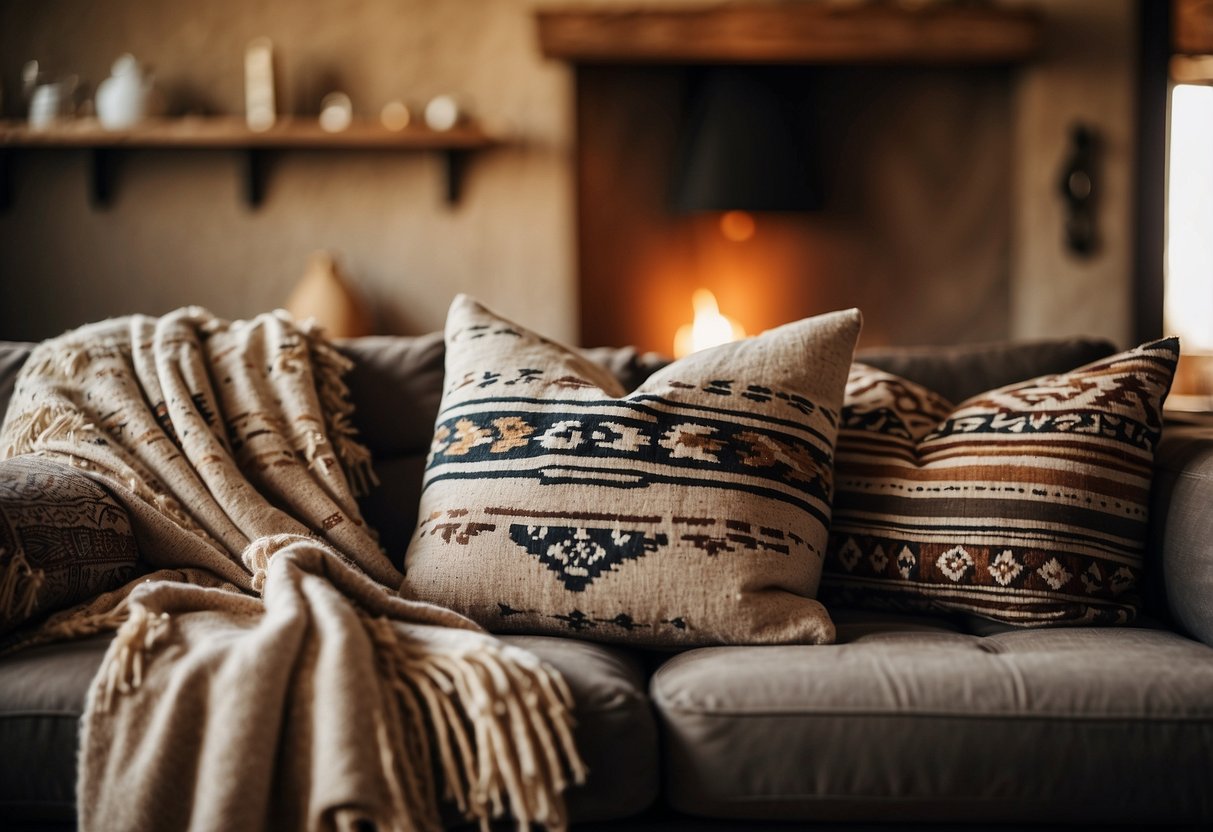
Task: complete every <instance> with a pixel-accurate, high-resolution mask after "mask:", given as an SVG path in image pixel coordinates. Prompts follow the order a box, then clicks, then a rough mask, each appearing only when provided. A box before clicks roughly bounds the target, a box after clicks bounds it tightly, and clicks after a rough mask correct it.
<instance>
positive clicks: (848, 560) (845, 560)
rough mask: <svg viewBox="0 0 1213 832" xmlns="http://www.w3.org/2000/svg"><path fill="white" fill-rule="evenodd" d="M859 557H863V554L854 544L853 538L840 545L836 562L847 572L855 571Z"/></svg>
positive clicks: (856, 544) (857, 545)
mask: <svg viewBox="0 0 1213 832" xmlns="http://www.w3.org/2000/svg"><path fill="white" fill-rule="evenodd" d="M861 557H863V552H862V551H860V549H859V544H858V543H856V542H855V539H854V538H850V539H848V540H847V542H846V543H844V544H842V548H841V549H839V550H838V562H839V563H841V564H842V566H843V568H844V569H846V570H847V571H848V572H851V571H853V570H854V569H855V566H856V564H858V563H859V559H860V558H861Z"/></svg>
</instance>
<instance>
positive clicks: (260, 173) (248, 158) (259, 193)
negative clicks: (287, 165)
mask: <svg viewBox="0 0 1213 832" xmlns="http://www.w3.org/2000/svg"><path fill="white" fill-rule="evenodd" d="M270 153H271V151H269V150H265V149H261V148H249V149H248V150H246V151H245V152H244V201H245V202H246V203H247V204H248V206H249V207H250V208H252V209H254V210H256V209H257V208H260V207H261V203H263V202H265V183H266V179H267V177H268V175H269V167H270Z"/></svg>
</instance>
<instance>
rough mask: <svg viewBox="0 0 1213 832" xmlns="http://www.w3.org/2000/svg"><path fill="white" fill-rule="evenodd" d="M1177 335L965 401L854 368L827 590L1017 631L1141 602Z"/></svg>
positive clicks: (1118, 611)
mask: <svg viewBox="0 0 1213 832" xmlns="http://www.w3.org/2000/svg"><path fill="white" fill-rule="evenodd" d="M1178 355H1179V343H1178V340H1177V339H1174V338H1171V339H1165V340H1161V341H1157V342H1154V343H1151V344H1146V345H1144V346H1141V347H1138V348H1137V349H1133V350H1129V351H1127V352H1124V353H1120V354H1119V355H1114V356H1111V357H1109V358H1105V359H1102V360H1100V361H1096V362H1094V363H1092V364H1088V365H1086V366H1084V367H1080V368H1078V369H1076V370H1074V371H1072V372H1069V373H1064V374H1060V375H1053V376H1045V377H1042V378H1037V379H1033V380H1031V381H1026V382H1022V383H1019V384H1014V385H1010V386H1008V387H1003V388H1000V389H998V390H994V391H990V392H988V393H983V394H981V395H978V396H975V397H973V398H971V399H969V400H967V401H965V402H964V403H962V404H961V405H959V406H957V407H953V406H952V405H951V404H950V403H949V402H947V401H946V400H944V399H943V398H941V397H940V396H938V395H936V394H934V393H932V392H931V391H929V390H926V389H925V388H923V387H921V386H919V385H917V384H914V383H913V382H910V381H907V380H906V379H903V378H899V377H897V376H893V375H890V374H888V373H884V372H881V371H879V370H876V369H873V368H871V367H867V366H865V365H862V364H855V365H854V366H853V367H852V370H851V374H850V378H849V380H848V383H847V394H846V401H845V404H844V406H843V411H842V423H841V426H840V429H839V439H838V453H837V460H836V470H835V482H836V489H837V490H836V494H835V502H834V519H833V524H832V526H831V531H830V541H829V552H828V556H827V561H826V567H825V570H826V571H825V575H824V577H823V589H822V592H823V598H824V599H825V600H827V602H828V603H836V604H838V605H840V606H866V607H882V608H889V609H898V610H904V611H947V612H965V613H973V614H976V615H980V616H984V617H987V618H992V619H995V620H998V621H1002V622H1005V623H1008V624H1013V625H1018V626H1042V625H1048V624H1087V623H1124V622H1127V621H1130V620H1131V619H1132V618H1133V617H1134V616H1135V615H1136V612H1137V606H1138V603H1139V597H1138V589H1139V581H1140V577H1141V572H1142V557H1143V549H1144V546H1145V540H1146V532H1147V521H1148V516H1147V511H1148V506H1149V496H1150V483H1151V477H1152V463H1153V458H1154V451H1155V448H1157V446H1158V441H1159V438H1160V436H1161V432H1162V404H1163V401H1164V399H1165V398H1166V395H1167V392H1168V390H1169V389H1170V385H1171V377H1172V375H1173V374H1174V371H1175V364H1176V361H1177V359H1178Z"/></svg>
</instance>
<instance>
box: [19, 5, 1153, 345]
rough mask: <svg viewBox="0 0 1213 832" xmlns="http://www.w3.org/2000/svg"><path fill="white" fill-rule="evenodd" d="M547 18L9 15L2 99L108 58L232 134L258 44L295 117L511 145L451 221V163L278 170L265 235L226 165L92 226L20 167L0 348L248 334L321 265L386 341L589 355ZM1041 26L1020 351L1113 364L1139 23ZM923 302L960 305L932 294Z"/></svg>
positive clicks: (60, 187)
mask: <svg viewBox="0 0 1213 832" xmlns="http://www.w3.org/2000/svg"><path fill="white" fill-rule="evenodd" d="M584 1H586V0H583V2H584ZM675 1H676V2H678V3H682V2H688V3H693V2H695V0H675ZM1016 1H1018V0H1016ZM1027 1H1028V0H1024V2H1027ZM534 5H535V4H534V2H533V0H327V2H325V3H323V4H321V3H313V2H294V3H292V2H289V1H288V0H257V1H256V2H253V1H252V0H210V1H209V2H206V3H199V4H187V3H182V2H168V0H156V2H149V0H104V1H103V2H95V3H83V2H78V0H5V2H3V3H0V73H2V75H0V77H2V78H3V80H4V83H5V85H6V90H5V91H6V93H8V94H9V95H10V97H11V94H12V92H13V88H14V85H15V82H16V78H17V75H18V72H19V68H20V65H21V64H22V63H23V62H24V61H25V60H27V59H29V58H38V59H39V60H41V61H42V63H43V65H44V66H46V67H47V68H49V69H51V70H52V71H55V72H59V73H66V72H78V73H80V74H81V75H82V76H83V77H84V78H86V79H88V80H89V81H91V82H93V83H96V82H97V81H98V80H100V79H102V78H104V77H105V76H106V75H107V74H108V68H109V64H110V63H111V61H112V60H113V58H114V57H115V56H117V55H118V54H120V53H121V52H124V51H130V52H133V53H134V54H136V55H137V56H138V57H139V58H141V59H142V60H144V61H146V62H148V63H150V64H153V65H154V66H155V67H156V68H157V70H158V75H159V78H160V80H161V83H162V86H163V87H164V89H165V91H166V92H167V93H168V94H169V97H170V100H171V101H172V102H173V103H174V105H175V106H176V107H177V108H178V109H180V108H181V107H183V106H194V107H198V106H204V107H205V108H207V109H208V110H209V111H212V112H228V113H239V112H241V111H242V109H243V87H242V57H243V49H244V46H245V44H246V43H247V42H248V41H249V40H250V39H251V38H253V37H255V36H259V35H268V36H269V37H271V38H272V39H273V40H274V41H275V44H276V46H277V50H278V53H277V57H278V70H279V81H280V90H279V94H280V108H281V109H284V110H290V111H293V112H297V113H302V112H314V110H315V107H316V103H317V102H318V100H319V98H320V96H321V95H322V94H323V93H324V92H327V91H328V90H329V89H332V88H340V89H343V90H345V91H347V92H349V93H350V94H351V96H352V97H353V99H354V103H355V107H356V109H357V110H358V111H359V112H360V113H362V114H370V115H373V114H375V113H377V112H378V109H379V107H380V105H381V104H382V103H383V102H384V101H386V100H388V99H390V98H393V97H397V96H404V97H407V98H410V99H415V100H424V99H425V98H426V97H428V96H430V95H432V94H434V93H437V92H442V91H452V90H453V91H457V92H462V93H466V94H467V95H469V96H470V98H471V99H472V101H473V102H474V104H475V107H476V109H477V110H478V111H479V112H480V113H482V114H483V115H484V117H485V118H486V119H488V120H491V121H494V122H498V123H502V124H503V125H504V126H505V127H506V129H507V130H508V131H509V133H510V135H511V136H512V138H513V143H512V144H511V145H510V146H509V147H507V148H504V149H501V150H497V151H493V152H491V153H487V154H483V155H481V156H479V157H477V158H475V159H474V160H473V161H472V164H471V168H470V170H469V173H468V177H467V182H466V190H465V196H464V200H463V201H462V202H461V203H460V204H459V205H458V206H457V207H456V208H454V209H453V210H448V209H447V208H446V207H445V206H444V204H443V202H442V196H441V194H442V180H441V168H440V165H439V162H438V160H437V159H436V158H433V157H431V156H429V155H424V154H422V155H386V156H385V155H378V154H362V153H345V152H338V153H302V152H297V153H289V154H285V155H283V156H282V157H281V158H280V159H279V160H278V162H277V163H276V165H275V166H274V168H273V170H272V172H271V176H270V180H269V192H268V197H267V201H266V203H265V205H264V206H263V207H262V208H261V210H259V211H255V212H254V211H250V210H249V209H248V208H247V207H245V206H244V204H243V203H242V201H241V198H240V188H241V183H240V178H239V176H240V171H241V165H242V160H241V158H240V157H239V155H238V154H235V153H228V152H218V151H216V152H190V153H188V154H187V153H150V152H149V153H138V154H131V155H130V156H129V157H128V158H127V159H126V160H125V162H124V164H123V167H122V169H121V171H120V174H119V180H118V191H117V201H116V203H115V204H114V205H113V207H112V208H111V209H110V210H108V211H105V212H96V211H93V210H92V209H91V208H89V206H88V202H87V196H86V194H87V176H88V168H87V158H86V156H85V154H84V153H80V152H73V153H32V154H25V155H23V158H22V160H21V163H20V165H19V167H18V169H17V171H16V174H17V178H16V182H15V185H16V188H15V191H16V192H15V205H14V209H13V210H12V211H11V212H9V213H8V214H4V215H0V338H39V337H44V336H47V335H50V334H53V333H55V332H57V331H60V330H62V329H64V328H66V327H68V326H72V325H75V324H78V323H81V322H83V321H86V320H91V319H95V318H98V317H102V316H105V315H113V314H121V313H125V312H129V311H132V310H139V311H145V312H152V313H155V312H161V311H164V310H167V309H169V308H172V307H175V306H178V305H181V304H184V303H199V304H203V305H206V306H209V307H211V308H212V309H214V310H215V311H216V312H218V313H220V314H222V315H226V316H232V317H236V316H245V315H249V314H252V313H255V312H257V311H260V310H263V309H267V308H270V307H273V306H275V305H276V304H278V303H280V302H281V301H282V300H283V299H284V298H285V297H286V295H287V293H288V292H289V290H290V288H291V287H292V285H293V284H294V282H295V281H296V280H297V279H298V277H299V275H300V274H301V273H302V270H303V267H304V263H305V260H306V257H307V255H308V253H309V252H310V251H312V250H313V249H315V248H318V247H328V248H332V249H334V250H336V251H338V252H339V253H340V254H341V255H342V259H343V263H344V265H345V266H346V271H347V272H348V273H349V274H350V275H351V276H352V277H353V278H354V280H355V281H356V282H357V283H358V285H359V286H360V287H361V289H362V290H363V292H364V293H365V294H366V295H367V296H368V298H369V299H370V300H371V301H372V302H374V304H375V306H376V308H377V309H378V311H379V313H380V316H381V329H382V330H384V331H388V332H420V331H425V330H430V329H434V328H437V327H439V326H441V323H442V319H443V317H444V313H445V309H446V306H447V303H448V302H449V299H450V297H451V296H452V295H453V294H454V293H455V292H456V291H469V292H473V293H475V294H477V295H479V296H481V297H482V298H483V299H484V300H486V302H488V303H490V304H492V305H494V306H495V307H497V308H499V309H500V310H501V311H503V312H505V313H507V314H509V315H512V316H514V317H516V318H518V319H520V320H522V321H524V322H526V323H528V324H530V325H532V326H535V327H537V328H540V329H542V330H545V331H547V332H549V333H551V334H553V335H555V336H557V337H560V338H565V339H573V338H575V337H576V333H575V328H576V323H575V321H576V312H575V309H576V276H575V258H574V245H575V240H574V234H575V222H574V217H573V204H572V195H573V184H572V179H571V177H572V166H571V161H570V153H571V139H572V137H571V120H572V89H571V83H570V75H569V72H568V70H567V68H566V67H564V66H562V65H560V64H556V63H551V62H545V61H544V60H543V59H542V58H541V57H540V55H539V51H538V47H537V44H536V42H535V33H534V26H533V21H532V16H531V12H532V9H533V6H534ZM632 5H634V4H632ZM1036 5H1038V6H1039V7H1041V8H1042V9H1043V10H1044V12H1045V13H1046V15H1047V18H1048V21H1049V34H1048V45H1047V51H1046V55H1045V56H1044V58H1043V59H1042V60H1041V61H1040V62H1039V63H1038V64H1035V65H1033V66H1031V67H1030V68H1028V69H1026V70H1024V71H1023V73H1022V75H1021V77H1020V79H1019V81H1018V82H1017V83H1016V84H1014V85H1013V92H1012V95H1013V102H1012V106H1013V109H1012V117H1013V122H1014V124H1015V127H1014V151H1013V155H1014V160H1013V166H1012V172H1013V177H1012V179H1013V181H1015V183H1016V185H1015V187H1014V189H1013V191H1012V193H1011V194H1010V195H1009V198H1010V199H1011V200H1012V209H1013V210H1012V216H1013V228H1012V236H1011V245H1010V253H1009V261H1008V264H1007V265H1006V266H1005V268H1006V269H1007V270H1008V274H1009V283H1010V301H1009V309H1008V312H1007V314H1008V317H1009V320H1010V324H1009V328H1008V330H1007V331H1009V332H1010V334H1012V335H1020V336H1037V335H1050V334H1062V333H1071V332H1087V333H1096V334H1104V335H1108V336H1110V337H1112V338H1115V339H1117V340H1119V341H1123V340H1125V338H1126V337H1127V333H1128V327H1129V311H1130V310H1129V303H1130V291H1129V281H1130V270H1131V256H1130V248H1129V247H1130V244H1131V240H1132V234H1131V233H1130V231H1131V227H1130V207H1131V163H1132V157H1133V153H1134V148H1133V146H1132V137H1133V118H1134V112H1133V107H1134V105H1133V101H1132V96H1131V92H1132V73H1133V45H1134V36H1133V8H1134V4H1133V2H1132V0H1049V2H1047V3H1036ZM1076 118H1082V119H1085V120H1087V121H1088V122H1090V123H1092V124H1093V125H1094V126H1095V127H1096V128H1097V129H1099V130H1100V132H1101V134H1102V136H1103V138H1104V142H1105V153H1104V159H1103V169H1102V172H1103V178H1102V181H1101V183H1100V184H1101V185H1102V188H1103V194H1102V201H1101V213H1100V220H1101V231H1102V236H1103V239H1104V248H1103V249H1102V250H1101V252H1100V254H1099V255H1098V256H1097V257H1095V258H1093V259H1091V260H1085V261H1080V260H1076V259H1074V258H1072V257H1071V256H1070V255H1068V254H1067V253H1066V251H1065V250H1064V247H1063V246H1062V242H1061V234H1062V215H1061V211H1062V207H1061V200H1060V198H1059V196H1058V194H1057V190H1056V183H1057V176H1058V171H1059V170H1060V166H1061V164H1062V161H1063V159H1064V155H1065V150H1066V146H1065V142H1066V136H1067V132H1068V128H1069V126H1070V124H1071V123H1072V122H1073V121H1074V120H1075V119H1076ZM945 242H946V244H947V245H953V244H955V242H956V241H955V240H954V239H952V238H951V237H946V236H945V237H943V238H941V240H940V246H941V247H942V246H943V245H944V243H945ZM947 255H948V252H946V251H940V252H939V256H940V257H945V256H947ZM953 271H954V270H953ZM1007 282H1008V278H1007V277H1005V276H1003V275H981V276H978V278H977V284H978V285H997V284H999V283H1001V284H1002V285H1004V286H1005V285H1006V284H1007ZM918 291H919V294H920V295H921V287H919V290H918ZM931 291H932V292H933V293H934V294H936V295H939V294H940V293H941V292H942V293H943V294H942V296H944V297H950V295H948V293H947V292H946V291H945V290H944V289H943V287H941V286H934V287H931ZM974 292H975V285H974V283H973V282H966V285H965V286H962V287H957V290H956V295H955V296H954V297H956V298H958V299H963V301H958V302H962V303H963V304H974V305H976V306H980V307H981V308H983V309H984V308H985V307H986V306H988V305H989V304H990V303H1003V302H1005V301H1004V300H1003V298H1005V295H1003V296H1001V297H995V296H994V295H992V294H989V293H986V292H982V291H977V292H976V294H974ZM890 302H891V303H892V302H894V301H892V300H890ZM961 315H962V316H963V315H964V312H963V311H962V312H961ZM970 317H971V316H970ZM932 329H933V331H932V332H929V333H923V334H922V335H921V337H916V338H915V339H914V340H917V341H926V340H933V341H939V342H947V341H952V340H956V339H957V338H958V337H961V333H962V332H965V331H966V330H965V328H964V327H963V326H959V327H957V328H954V329H949V328H946V327H944V328H941V327H933V328H932ZM963 337H964V339H966V340H968V339H971V338H972V337H973V335H972V334H971V333H969V334H967V335H964V336H963Z"/></svg>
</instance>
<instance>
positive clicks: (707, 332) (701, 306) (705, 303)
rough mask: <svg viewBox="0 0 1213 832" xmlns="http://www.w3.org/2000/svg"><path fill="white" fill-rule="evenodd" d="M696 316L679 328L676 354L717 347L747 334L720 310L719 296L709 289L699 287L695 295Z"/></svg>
mask: <svg viewBox="0 0 1213 832" xmlns="http://www.w3.org/2000/svg"><path fill="white" fill-rule="evenodd" d="M691 306H692V307H693V308H694V309H695V318H694V320H693V321H692V322H691V323H689V324H684V325H683V326H681V327H679V328H678V332H677V333H676V334H675V335H674V357H675V358H682V357H683V356H684V355H690V354H691V353H693V352H699V351H700V350H706V349H707V348H708V347H717V346H720V345H721V344H727V343H729V342H730V341H737V340H739V339H741V338H744V337H745V330H744V329H742V328H741V326H740V325H738V324H737V323H735V322H734V321H732V320H731V319H729V318H727V317H726V316H724V315H722V314H720V308H719V307H718V306H717V305H716V296H715V295H713V294H712V293H711V292H709V291H708V290H707V289H696V290H695V293H694V294H693V295H691Z"/></svg>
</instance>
